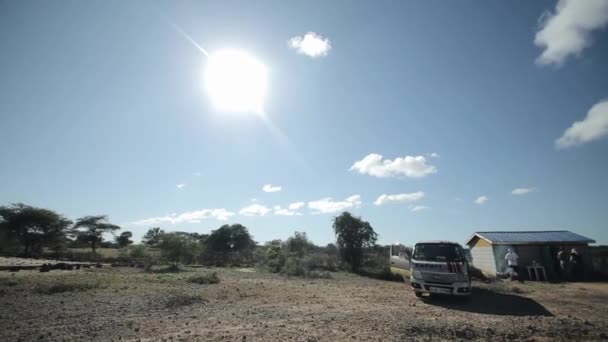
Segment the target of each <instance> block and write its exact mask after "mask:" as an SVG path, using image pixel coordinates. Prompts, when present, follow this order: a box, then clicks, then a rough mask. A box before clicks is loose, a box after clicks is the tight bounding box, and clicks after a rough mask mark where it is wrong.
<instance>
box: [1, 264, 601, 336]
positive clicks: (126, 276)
mask: <svg viewBox="0 0 608 342" xmlns="http://www.w3.org/2000/svg"><path fill="white" fill-rule="evenodd" d="M212 271H215V272H217V273H218V275H219V278H220V279H221V282H220V283H219V284H211V285H201V284H194V283H190V282H188V279H189V278H191V277H193V276H195V275H198V274H201V273H209V272H212ZM66 284H67V285H66ZM607 304H608V284H606V283H590V284H582V283H572V284H533V283H526V284H519V283H508V284H502V283H501V284H493V285H488V284H476V288H475V292H474V295H473V297H472V299H471V300H470V301H465V300H461V299H458V298H425V299H422V300H420V299H417V298H416V297H415V296H414V294H413V293H412V292H411V291H410V290H409V289H408V287H407V286H406V285H405V284H403V283H396V282H387V281H380V280H374V279H368V278H363V277H359V276H356V275H351V274H346V273H334V274H332V278H331V279H299V278H287V277H283V276H280V275H275V274H269V273H266V272H263V271H256V270H252V269H212V270H209V269H198V268H197V269H188V270H187V272H181V273H178V274H169V273H163V274H160V273H145V272H144V271H143V270H140V269H134V268H103V269H90V270H88V269H87V270H78V271H59V270H58V271H51V272H49V273H40V272H37V271H21V272H17V273H15V274H11V273H8V272H2V273H0V308H1V310H0V341H31V340H42V341H54V340H96V341H108V340H116V341H117V340H122V341H125V340H131V341H163V340H164V341H170V340H194V341H237V340H238V341H292V340H293V341H335V340H340V341H357V340H359V341H404V340H454V339H456V340H510V341H513V340H530V341H532V340H535V341H544V340H546V341H549V340H550V341H554V340H608V305H607Z"/></svg>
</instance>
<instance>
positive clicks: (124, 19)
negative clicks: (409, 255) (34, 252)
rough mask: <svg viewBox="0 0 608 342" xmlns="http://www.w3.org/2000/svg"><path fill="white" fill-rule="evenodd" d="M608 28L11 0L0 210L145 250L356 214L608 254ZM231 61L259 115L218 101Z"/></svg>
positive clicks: (597, 16) (571, 16)
mask: <svg viewBox="0 0 608 342" xmlns="http://www.w3.org/2000/svg"><path fill="white" fill-rule="evenodd" d="M607 23H608V1H606V0H589V1H574V0H570V1H560V2H559V3H558V2H557V1H498V0H496V1H458V2H456V1H439V0H430V1H427V0H425V1H422V0H420V1H373V2H372V1H366V2H364V1H358V2H352V1H341V0H338V1H329V2H327V1H289V2H285V1H255V4H254V2H251V1H215V2H203V1H180V2H173V1H113V0H110V1H87V2H82V1H52V2H51V1H46V2H40V1H29V0H25V1H0V46H1V47H2V48H1V52H0V75H1V77H0V160H1V161H2V163H1V166H0V205H7V204H10V203H16V202H23V203H27V204H30V205H34V206H40V207H46V208H50V209H53V210H56V211H58V212H60V213H62V214H64V215H65V216H67V217H69V218H71V219H76V218H78V217H81V216H84V215H94V214H106V215H108V217H109V219H110V221H111V222H113V223H115V224H119V225H120V226H121V227H122V228H123V229H124V230H130V231H132V232H133V234H134V237H135V239H136V240H138V239H139V238H140V237H141V236H142V235H143V234H144V233H145V232H146V231H147V229H148V228H150V227H154V226H160V227H161V228H163V229H165V230H166V231H177V230H179V231H188V232H198V233H208V232H210V231H211V230H213V229H217V228H218V227H220V226H221V225H223V224H232V223H241V224H243V225H245V226H246V227H248V229H249V231H250V232H251V233H252V235H253V237H254V239H255V240H256V241H258V242H260V243H263V242H265V241H269V240H272V239H286V238H287V237H288V236H290V235H292V234H293V232H294V231H303V232H306V233H307V234H308V236H309V238H310V239H311V240H312V241H313V242H315V243H317V244H327V243H330V242H333V241H334V240H335V236H334V234H333V230H332V226H331V224H332V219H333V217H335V216H336V215H338V214H339V213H341V212H342V211H343V210H348V211H350V212H352V213H353V214H355V215H357V216H361V217H362V218H363V219H364V220H366V221H369V222H370V223H371V225H372V227H373V228H374V230H375V231H376V232H377V233H378V234H379V242H380V243H383V244H388V243H395V242H399V243H402V244H409V245H411V244H414V243H415V242H416V241H419V240H429V239H434V240H436V239H441V240H452V241H457V242H460V243H463V244H464V243H465V242H466V241H467V240H468V238H469V237H470V236H471V235H472V234H473V233H474V232H475V231H487V230H571V231H573V232H576V233H579V234H582V235H585V236H587V237H590V238H592V239H595V240H596V241H597V243H599V244H608V227H607V222H608V200H607V199H606V194H608V77H607V76H608V28H607ZM189 38H190V39H189ZM226 49H228V50H226ZM230 49H232V50H230ZM234 50H236V51H240V52H243V53H244V54H246V55H247V56H249V57H251V58H254V62H252V63H254V64H255V65H263V69H260V70H263V71H264V72H265V74H264V77H265V79H266V81H267V83H266V88H264V89H266V91H265V93H264V97H263V104H262V103H261V102H260V101H258V102H260V103H259V104H260V106H259V107H260V108H258V109H256V110H252V111H251V112H247V110H241V112H239V111H238V110H237V111H234V110H230V109H229V108H228V109H227V108H226V107H220V106H218V105H217V101H216V100H217V98H215V97H213V96H212V95H210V94H211V92H210V88H209V87H211V90H217V89H218V88H217V87H218V86H217V85H215V86H209V84H208V83H207V82H208V79H207V78H208V77H210V76H209V74H210V72H211V71H210V70H209V68H211V67H209V65H210V64H211V61H213V60H218V59H217V58H218V56H221V54H217V53H216V52H217V51H234ZM214 58H215V59H214ZM219 61H220V62H221V61H223V59H222V58H220V59H219ZM256 63H257V64H256ZM228 69H230V68H228ZM212 70H215V71H217V69H212ZM256 70H257V69H256ZM246 71H250V69H246ZM222 75H223V74H221V73H220V78H219V81H218V80H217V79H216V82H219V83H222V82H223V78H222V77H223V76H222ZM235 77H240V73H238V75H237V76H235ZM239 84H240V83H239ZM254 85H255V84H254ZM255 89H256V91H255V92H257V90H259V89H261V88H260V87H258V86H256V88H255ZM257 100H259V99H257V98H256V101H257ZM256 103H257V102H256ZM262 107H263V108H262ZM256 108H257V107H256ZM232 109H234V108H232Z"/></svg>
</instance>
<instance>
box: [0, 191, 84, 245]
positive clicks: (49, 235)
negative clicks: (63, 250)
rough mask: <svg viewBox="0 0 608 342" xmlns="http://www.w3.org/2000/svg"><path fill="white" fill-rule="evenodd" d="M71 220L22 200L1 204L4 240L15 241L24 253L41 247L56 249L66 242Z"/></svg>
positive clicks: (0, 217) (1, 229) (0, 228)
mask: <svg viewBox="0 0 608 342" xmlns="http://www.w3.org/2000/svg"><path fill="white" fill-rule="evenodd" d="M71 224H72V221H70V220H68V219H66V218H65V217H63V216H62V215H60V214H57V213H56V212H54V211H52V210H49V209H43V208H36V207H32V206H29V205H25V204H23V203H16V204H12V205H10V206H1V207H0V232H1V234H0V235H2V237H3V239H6V240H5V241H11V240H13V241H17V242H19V243H20V244H21V245H22V246H23V255H24V256H30V255H32V254H34V253H39V252H41V251H42V248H43V247H52V248H56V247H57V246H58V245H60V244H63V243H64V242H65V239H66V236H67V235H68V234H69V233H70V232H71V230H70V229H69V227H70V225H71Z"/></svg>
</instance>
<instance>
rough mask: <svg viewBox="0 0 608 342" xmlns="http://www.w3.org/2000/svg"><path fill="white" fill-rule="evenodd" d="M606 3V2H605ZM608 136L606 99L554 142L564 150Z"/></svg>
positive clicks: (607, 106) (607, 103) (607, 100)
mask: <svg viewBox="0 0 608 342" xmlns="http://www.w3.org/2000/svg"><path fill="white" fill-rule="evenodd" d="M607 2H608V1H607ZM607 136H608V99H606V100H603V101H600V102H598V103H596V104H595V105H594V106H593V107H591V109H590V110H589V112H588V113H587V116H586V117H585V118H584V119H583V120H582V121H576V122H575V123H573V124H572V126H570V127H568V129H566V131H565V132H564V134H562V136H561V137H560V138H559V139H557V140H556V141H555V147H557V148H558V149H565V148H568V147H573V146H576V145H581V144H584V143H587V142H590V141H594V140H598V139H601V138H604V137H607Z"/></svg>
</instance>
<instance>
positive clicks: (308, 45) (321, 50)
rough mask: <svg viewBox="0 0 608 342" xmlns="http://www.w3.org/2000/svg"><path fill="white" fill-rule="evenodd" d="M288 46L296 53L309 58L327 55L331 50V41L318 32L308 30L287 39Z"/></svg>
mask: <svg viewBox="0 0 608 342" xmlns="http://www.w3.org/2000/svg"><path fill="white" fill-rule="evenodd" d="M288 44H289V47H290V48H292V49H295V50H296V51H297V52H298V53H300V54H304V55H307V56H309V57H311V58H317V57H324V56H327V54H328V53H329V50H331V42H330V41H329V39H328V38H324V37H323V36H321V35H320V34H316V33H314V32H308V33H306V34H305V35H304V37H302V36H295V37H293V38H291V39H290V40H289V41H288Z"/></svg>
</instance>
